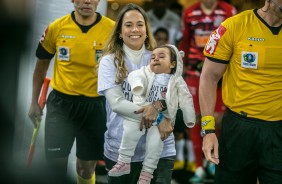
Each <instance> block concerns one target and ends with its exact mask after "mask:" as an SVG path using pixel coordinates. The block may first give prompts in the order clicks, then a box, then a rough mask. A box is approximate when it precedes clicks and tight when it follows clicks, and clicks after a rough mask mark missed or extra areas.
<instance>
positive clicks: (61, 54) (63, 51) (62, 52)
mask: <svg viewBox="0 0 282 184" xmlns="http://www.w3.org/2000/svg"><path fill="white" fill-rule="evenodd" d="M58 59H59V60H62V61H69V60H70V49H69V48H68V47H62V46H59V47H58Z"/></svg>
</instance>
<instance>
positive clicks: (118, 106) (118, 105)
mask: <svg viewBox="0 0 282 184" xmlns="http://www.w3.org/2000/svg"><path fill="white" fill-rule="evenodd" d="M105 97H106V99H107V101H108V102H109V104H110V106H111V108H112V110H113V111H114V112H115V113H117V114H119V115H120V116H122V117H124V118H126V119H129V120H134V121H141V120H142V114H141V113H140V114H136V113H134V112H135V111H137V110H140V108H141V107H140V106H138V105H135V104H134V103H132V102H130V101H128V100H126V99H125V98H124V94H123V92H122V90H121V86H120V85H119V86H115V87H113V88H109V89H107V90H106V91H105Z"/></svg>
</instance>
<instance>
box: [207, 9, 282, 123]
mask: <svg viewBox="0 0 282 184" xmlns="http://www.w3.org/2000/svg"><path fill="white" fill-rule="evenodd" d="M204 54H205V56H207V57H209V58H210V59H211V60H213V61H215V62H223V63H226V64H228V62H229V66H228V67H227V70H226V72H225V74H224V76H223V84H222V90H223V93H222V94H223V101H224V104H225V105H226V106H227V107H228V108H230V109H231V110H232V111H234V112H237V113H240V112H241V111H243V112H245V113H247V115H248V117H253V118H259V119H262V120H266V121H277V120H282V31H281V27H280V28H271V27H269V26H268V25H267V24H266V23H265V22H264V21H263V20H262V19H261V18H260V17H259V16H258V14H257V10H248V11H245V12H242V13H240V14H238V15H236V16H233V17H231V18H229V19H227V20H226V21H225V22H223V23H222V25H221V26H220V27H219V28H218V29H217V30H216V31H214V32H213V33H212V34H211V36H210V38H209V41H208V42H207V44H206V46H205V49H204Z"/></svg>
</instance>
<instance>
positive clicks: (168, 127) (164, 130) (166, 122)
mask: <svg viewBox="0 0 282 184" xmlns="http://www.w3.org/2000/svg"><path fill="white" fill-rule="evenodd" d="M158 128H159V131H160V135H161V139H162V141H164V140H165V139H166V138H168V136H169V135H170V134H171V133H172V131H173V124H172V122H171V120H170V119H167V118H163V120H162V122H161V123H160V124H159V125H158Z"/></svg>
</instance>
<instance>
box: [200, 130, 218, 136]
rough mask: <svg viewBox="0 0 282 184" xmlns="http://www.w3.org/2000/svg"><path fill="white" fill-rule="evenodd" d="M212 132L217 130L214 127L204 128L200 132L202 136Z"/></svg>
mask: <svg viewBox="0 0 282 184" xmlns="http://www.w3.org/2000/svg"><path fill="white" fill-rule="evenodd" d="M211 133H215V130H213V129H208V130H204V129H202V130H201V133H200V134H201V136H202V137H204V136H205V135H207V134H211Z"/></svg>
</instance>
